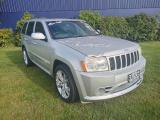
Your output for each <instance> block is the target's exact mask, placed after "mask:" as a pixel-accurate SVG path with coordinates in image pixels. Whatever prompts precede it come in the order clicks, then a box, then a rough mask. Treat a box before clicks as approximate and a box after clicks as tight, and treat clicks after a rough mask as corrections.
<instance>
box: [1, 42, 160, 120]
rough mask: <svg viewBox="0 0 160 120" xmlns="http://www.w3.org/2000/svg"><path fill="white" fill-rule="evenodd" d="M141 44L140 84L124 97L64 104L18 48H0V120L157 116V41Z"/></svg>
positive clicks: (103, 119)
mask: <svg viewBox="0 0 160 120" xmlns="http://www.w3.org/2000/svg"><path fill="white" fill-rule="evenodd" d="M141 46H142V49H143V54H144V56H145V58H146V59H147V66H146V73H145V77H144V82H143V83H142V85H141V86H140V87H139V88H138V89H136V90H134V91H133V92H131V93H129V94H126V95H124V96H121V97H117V98H114V99H110V100H106V101H101V102H96V103H91V104H81V103H75V104H67V103H64V102H63V101H62V100H61V99H60V98H59V97H58V95H57V93H56V92H55V88H54V87H53V80H52V78H51V77H49V76H48V75H47V74H45V73H44V72H43V71H41V70H40V69H39V68H38V67H36V66H33V67H29V68H26V67H25V66H24V64H23V60H22V54H21V50H20V48H3V49H2V48H1V49H0V120H24V119H28V120H35V119H37V120H40V119H42V120H44V119H45V120H54V119H58V120H70V119H73V120H158V119H160V42H148V43H141Z"/></svg>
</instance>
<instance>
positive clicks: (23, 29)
mask: <svg viewBox="0 0 160 120" xmlns="http://www.w3.org/2000/svg"><path fill="white" fill-rule="evenodd" d="M26 27H27V23H25V24H24V25H23V28H22V34H25V32H26Z"/></svg>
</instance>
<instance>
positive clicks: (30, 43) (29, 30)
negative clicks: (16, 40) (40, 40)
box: [25, 21, 35, 60]
mask: <svg viewBox="0 0 160 120" xmlns="http://www.w3.org/2000/svg"><path fill="white" fill-rule="evenodd" d="M34 24H35V22H33V21H31V22H29V23H28V27H27V31H26V35H25V41H26V44H27V52H28V54H29V56H30V58H31V59H32V60H35V57H34V51H33V46H34V42H33V38H32V37H31V34H32V33H33V31H34Z"/></svg>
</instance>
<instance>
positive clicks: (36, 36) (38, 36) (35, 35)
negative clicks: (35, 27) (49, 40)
mask: <svg viewBox="0 0 160 120" xmlns="http://www.w3.org/2000/svg"><path fill="white" fill-rule="evenodd" d="M31 37H32V38H33V39H35V40H45V39H46V37H45V35H44V34H43V33H32V34H31Z"/></svg>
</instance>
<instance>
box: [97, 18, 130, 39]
mask: <svg viewBox="0 0 160 120" xmlns="http://www.w3.org/2000/svg"><path fill="white" fill-rule="evenodd" d="M100 29H101V31H102V33H103V34H105V35H109V36H114V37H118V38H123V39H127V38H128V34H129V28H128V23H127V21H126V19H125V18H123V17H103V19H102V22H101V23H100Z"/></svg>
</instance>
